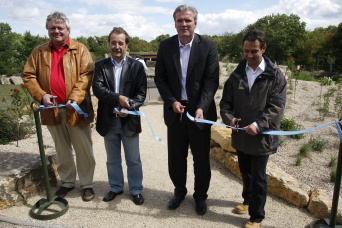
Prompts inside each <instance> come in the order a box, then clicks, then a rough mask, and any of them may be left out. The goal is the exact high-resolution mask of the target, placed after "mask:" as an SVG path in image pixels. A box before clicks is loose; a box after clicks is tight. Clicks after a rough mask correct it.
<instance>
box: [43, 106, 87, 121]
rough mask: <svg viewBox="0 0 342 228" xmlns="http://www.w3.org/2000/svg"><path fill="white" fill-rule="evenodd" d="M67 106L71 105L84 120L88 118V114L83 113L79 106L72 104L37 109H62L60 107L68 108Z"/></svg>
mask: <svg viewBox="0 0 342 228" xmlns="http://www.w3.org/2000/svg"><path fill="white" fill-rule="evenodd" d="M68 105H71V106H72V107H73V108H74V109H75V111H76V112H77V113H78V114H81V115H82V114H83V115H84V118H87V117H88V113H85V112H83V111H82V109H81V108H80V106H78V104H74V103H68V104H59V105H55V106H49V107H46V106H44V105H39V107H38V109H49V108H62V107H65V106H68Z"/></svg>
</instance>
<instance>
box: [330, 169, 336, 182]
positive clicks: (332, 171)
mask: <svg viewBox="0 0 342 228" xmlns="http://www.w3.org/2000/svg"><path fill="white" fill-rule="evenodd" d="M330 181H331V182H333V183H335V181H336V170H335V169H332V170H330Z"/></svg>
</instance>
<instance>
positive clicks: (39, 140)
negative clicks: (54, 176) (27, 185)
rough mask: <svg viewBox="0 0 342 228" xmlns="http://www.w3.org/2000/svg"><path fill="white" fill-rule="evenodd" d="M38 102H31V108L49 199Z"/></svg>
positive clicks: (48, 192) (48, 193) (49, 192)
mask: <svg viewBox="0 0 342 228" xmlns="http://www.w3.org/2000/svg"><path fill="white" fill-rule="evenodd" d="M35 106H36V107H35ZM38 106H39V104H38V102H32V103H31V108H32V110H33V113H34V119H35V122H36V130H37V138H38V145H39V153H40V159H41V163H42V169H43V176H44V182H45V190H46V196H47V199H48V201H51V199H52V198H51V190H50V180H49V175H48V169H47V165H46V156H45V151H44V143H43V135H42V127H41V124H40V118H39V109H38Z"/></svg>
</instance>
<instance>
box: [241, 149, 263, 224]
mask: <svg viewBox="0 0 342 228" xmlns="http://www.w3.org/2000/svg"><path fill="white" fill-rule="evenodd" d="M237 155H238V161H239V167H240V171H241V174H242V181H243V190H242V197H243V200H244V201H243V204H244V205H249V209H248V212H249V215H250V221H251V222H261V221H262V220H263V219H264V218H265V209H264V208H265V204H266V197H267V175H266V166H267V162H268V158H269V156H268V155H266V156H253V155H248V154H245V153H243V152H241V151H237Z"/></svg>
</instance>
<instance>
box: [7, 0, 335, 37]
mask: <svg viewBox="0 0 342 228" xmlns="http://www.w3.org/2000/svg"><path fill="white" fill-rule="evenodd" d="M182 4H186V5H189V6H194V7H196V9H197V11H198V20H197V28H196V33H198V34H206V35H224V34H225V33H238V32H240V31H241V30H242V29H244V28H246V26H248V25H249V24H253V23H254V22H256V21H257V20H258V19H259V18H262V17H264V16H267V15H272V14H287V15H290V14H296V15H298V16H299V17H300V18H301V22H305V23H306V30H308V31H312V30H314V29H315V28H317V27H327V26H329V25H336V26H337V25H338V24H339V23H341V22H342V0H279V1H277V0H189V1H185V0H122V1H118V0H112V1H109V0H0V22H2V23H8V24H9V25H10V26H11V28H12V32H16V33H21V34H24V33H25V32H27V31H29V32H30V33H31V34H32V35H39V36H42V37H43V36H47V30H46V29H45V21H46V17H47V15H49V14H50V13H52V12H54V11H61V12H63V13H65V14H66V16H67V17H68V18H69V20H70V25H71V33H70V36H71V37H72V38H76V37H80V36H84V37H90V36H107V35H108V34H109V32H110V31H111V30H112V28H113V27H118V26H120V27H123V28H124V29H125V30H126V31H127V32H128V34H129V35H130V36H131V37H139V38H140V39H143V40H146V41H151V40H154V39H155V38H156V37H158V36H159V35H162V34H169V35H171V36H172V35H175V34H176V30H175V27H174V21H173V16H172V14H173V11H174V10H175V8H176V7H177V6H179V5H182Z"/></svg>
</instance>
